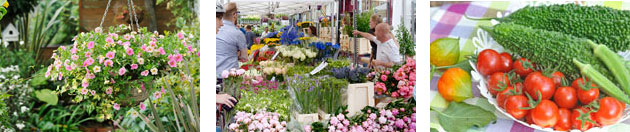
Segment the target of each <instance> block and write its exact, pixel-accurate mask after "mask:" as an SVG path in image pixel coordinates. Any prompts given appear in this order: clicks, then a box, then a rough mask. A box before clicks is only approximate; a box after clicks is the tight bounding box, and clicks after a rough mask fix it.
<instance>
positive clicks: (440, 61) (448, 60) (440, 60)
mask: <svg viewBox="0 0 630 132" xmlns="http://www.w3.org/2000/svg"><path fill="white" fill-rule="evenodd" d="M458 58H459V39H458V38H457V39H456V38H448V37H444V38H439V39H437V40H435V41H433V42H431V64H433V65H436V66H449V65H453V64H455V63H457V61H458Z"/></svg>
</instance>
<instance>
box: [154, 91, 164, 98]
mask: <svg viewBox="0 0 630 132" xmlns="http://www.w3.org/2000/svg"><path fill="white" fill-rule="evenodd" d="M153 97H155V98H156V99H159V98H160V97H162V93H161V92H159V91H155V93H153Z"/></svg>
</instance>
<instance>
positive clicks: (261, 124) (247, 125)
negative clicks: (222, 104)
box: [229, 112, 287, 132]
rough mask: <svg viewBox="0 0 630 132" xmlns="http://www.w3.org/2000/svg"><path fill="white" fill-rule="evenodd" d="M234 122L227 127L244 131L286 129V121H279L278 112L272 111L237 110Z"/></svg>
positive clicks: (279, 130)
mask: <svg viewBox="0 0 630 132" xmlns="http://www.w3.org/2000/svg"><path fill="white" fill-rule="evenodd" d="M234 118H235V119H236V122H235V123H232V124H230V126H229V129H230V130H231V131H235V132H246V131H273V132H283V131H286V130H287V128H286V125H287V122H286V121H281V120H280V118H279V115H278V113H274V112H258V113H246V112H238V113H236V116H234Z"/></svg>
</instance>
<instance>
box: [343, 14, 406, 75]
mask: <svg viewBox="0 0 630 132" xmlns="http://www.w3.org/2000/svg"><path fill="white" fill-rule="evenodd" d="M352 34H354V35H361V36H363V37H364V38H367V39H369V40H370V41H373V42H375V43H376V45H377V47H378V49H377V51H376V52H377V53H376V60H374V61H372V65H374V66H382V67H388V68H389V67H393V66H394V65H395V64H400V63H401V62H402V56H401V55H400V53H399V52H398V49H399V47H398V45H396V42H395V41H394V39H393V37H392V35H390V34H391V32H390V26H389V25H388V24H387V23H380V24H378V25H377V26H376V28H375V31H374V35H371V34H369V33H366V32H361V31H357V30H354V31H353V32H352Z"/></svg>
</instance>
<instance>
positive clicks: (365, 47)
mask: <svg viewBox="0 0 630 132" xmlns="http://www.w3.org/2000/svg"><path fill="white" fill-rule="evenodd" d="M356 40H357V41H358V46H359V47H358V50H359V52H358V54H369V53H370V52H371V49H372V47H371V46H370V40H368V39H367V38H357V39H356ZM354 41H355V39H354V38H353V37H348V38H347V40H345V41H342V42H345V49H344V48H342V50H344V51H348V52H350V53H354ZM342 47H344V45H342Z"/></svg>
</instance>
